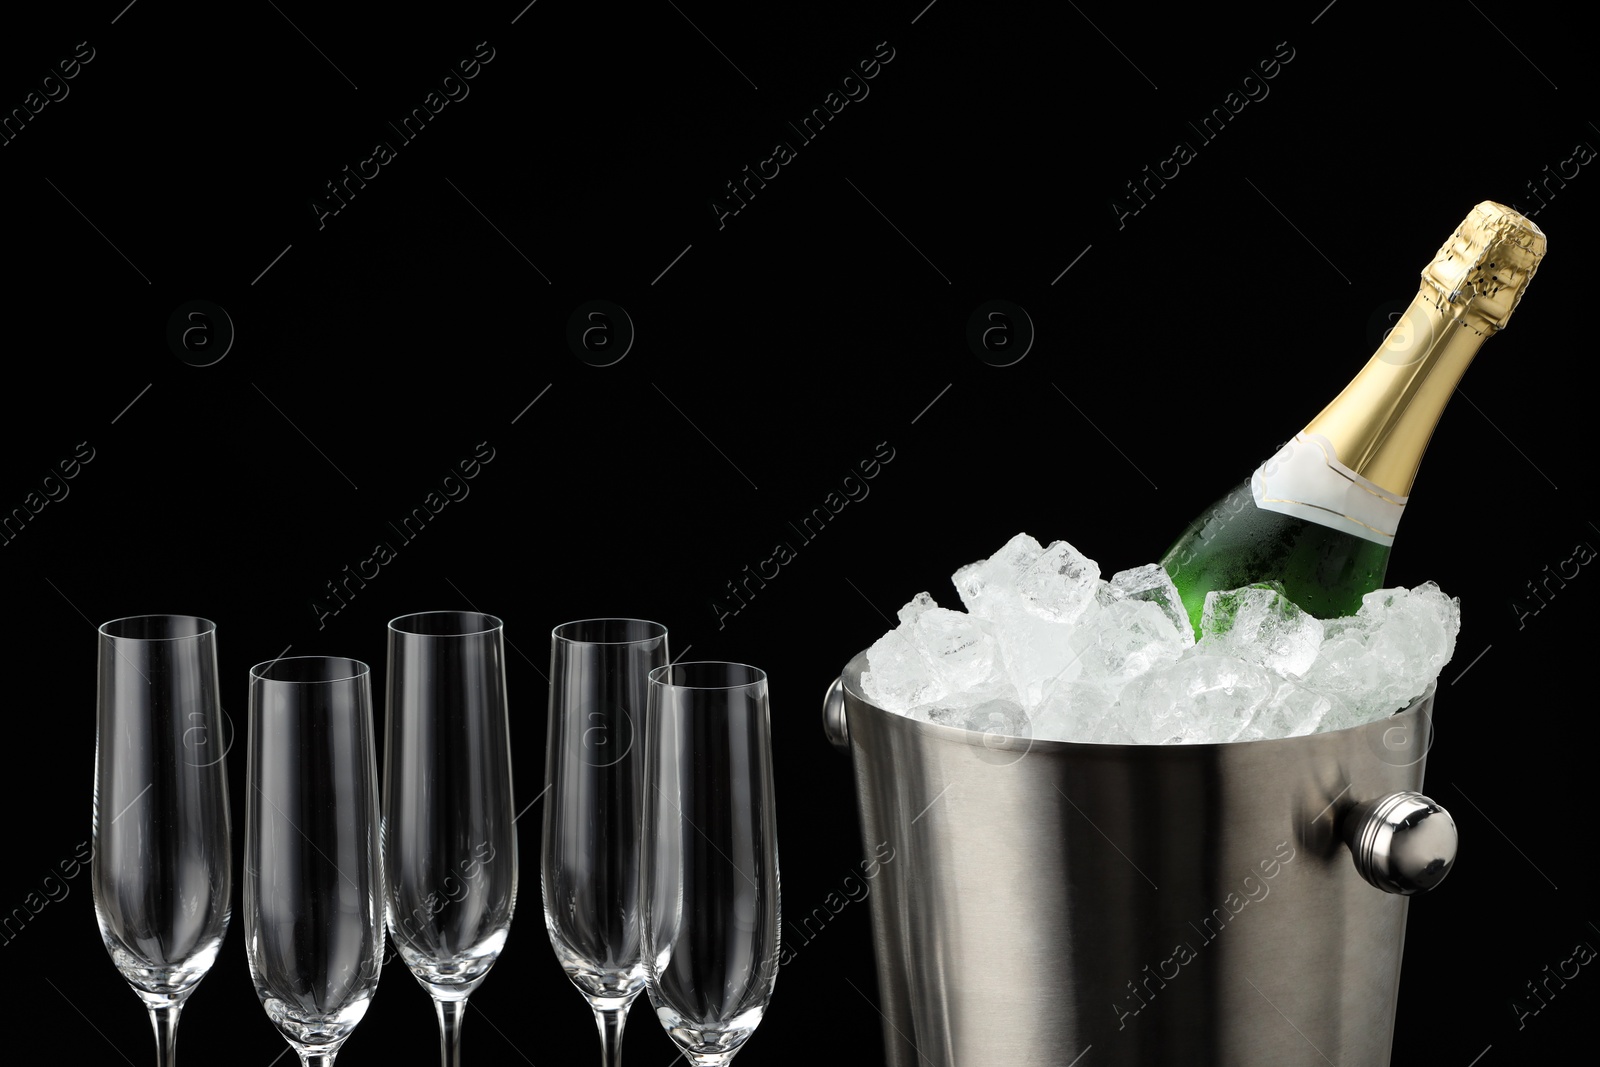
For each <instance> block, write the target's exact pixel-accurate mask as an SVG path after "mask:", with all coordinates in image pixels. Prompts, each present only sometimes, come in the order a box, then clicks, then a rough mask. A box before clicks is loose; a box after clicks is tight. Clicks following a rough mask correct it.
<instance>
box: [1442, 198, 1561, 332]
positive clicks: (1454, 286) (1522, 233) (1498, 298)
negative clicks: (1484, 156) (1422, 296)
mask: <svg viewBox="0 0 1600 1067" xmlns="http://www.w3.org/2000/svg"><path fill="white" fill-rule="evenodd" d="M1544 252H1545V237H1544V231H1543V230H1541V229H1539V227H1538V226H1537V225H1535V224H1534V222H1533V220H1531V219H1529V218H1527V217H1526V216H1524V215H1523V214H1522V213H1520V212H1518V211H1515V210H1513V209H1512V208H1509V207H1506V206H1505V205H1504V204H1497V203H1495V202H1494V201H1493V200H1485V201H1483V203H1481V204H1479V205H1478V206H1477V207H1475V208H1473V209H1472V211H1471V213H1470V214H1468V215H1467V217H1466V218H1465V219H1464V220H1462V223H1461V225H1460V226H1458V227H1456V231H1455V233H1453V234H1451V235H1450V239H1449V240H1448V241H1446V242H1445V243H1444V245H1443V247H1441V248H1440V249H1439V254H1438V255H1436V256H1434V257H1433V262H1431V263H1429V264H1428V265H1427V266H1426V267H1424V268H1423V269H1422V282H1423V288H1424V291H1426V290H1427V289H1428V288H1429V287H1431V288H1432V289H1433V290H1434V292H1435V293H1436V294H1437V302H1438V305H1439V309H1440V310H1441V311H1443V312H1444V313H1445V314H1446V315H1448V316H1449V317H1451V318H1458V319H1460V320H1461V321H1462V325H1465V326H1471V327H1472V328H1474V329H1476V330H1477V331H1478V332H1480V333H1485V334H1487V333H1493V332H1494V331H1496V330H1499V329H1503V328H1504V327H1505V324H1506V323H1507V322H1508V321H1509V320H1510V318H1511V313H1512V311H1514V310H1516V306H1517V302H1518V301H1520V300H1521V299H1522V294H1523V293H1525V292H1526V291H1527V289H1528V283H1529V282H1530V281H1531V280H1532V279H1533V275H1534V272H1535V271H1537V270H1538V269H1539V262H1540V260H1542V259H1543V258H1544Z"/></svg>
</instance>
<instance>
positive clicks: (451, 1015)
mask: <svg viewBox="0 0 1600 1067" xmlns="http://www.w3.org/2000/svg"><path fill="white" fill-rule="evenodd" d="M433 1006H434V1009H435V1010H436V1011H437V1012H438V1013H439V1057H440V1060H439V1062H440V1063H441V1064H443V1065H444V1067H461V1019H462V1017H463V1016H464V1015H466V1013H467V1002H466V1001H465V1000H439V999H437V998H435V999H434V1002H433Z"/></svg>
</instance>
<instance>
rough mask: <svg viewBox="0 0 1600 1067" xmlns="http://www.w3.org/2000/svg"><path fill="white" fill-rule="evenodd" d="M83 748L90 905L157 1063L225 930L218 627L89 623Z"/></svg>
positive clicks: (182, 621)
mask: <svg viewBox="0 0 1600 1067" xmlns="http://www.w3.org/2000/svg"><path fill="white" fill-rule="evenodd" d="M99 659H100V686H99V701H98V703H99V708H98V715H97V719H98V721H97V724H96V732H95V750H94V763H95V767H94V860H93V871H94V874H93V879H94V913H95V919H96V920H97V921H98V923H99V925H100V936H101V938H102V939H103V940H104V941H105V945H106V950H107V951H108V952H110V953H111V959H112V962H113V963H115V964H116V967H117V970H119V971H121V972H122V976H123V977H124V978H126V979H127V980H128V983H129V984H130V985H132V986H133V991H134V992H135V993H137V994H138V995H139V999H141V1000H142V1001H144V1004H145V1007H146V1008H147V1009H148V1010H149V1012H150V1021H151V1024H152V1025H153V1026H154V1027H155V1033H156V1063H157V1064H158V1065H159V1067H172V1065H173V1063H174V1062H175V1059H176V1050H177V1040H178V1015H179V1013H180V1012H181V1011H182V1010H183V1005H184V1002H185V1001H186V1000H187V999H188V997H189V994H191V993H193V992H194V990H195V987H196V986H197V985H199V983H200V980H201V979H202V978H204V977H205V976H206V972H207V971H209V970H210V969H211V964H212V962H213V961H215V960H216V958H217V949H218V948H219V947H220V946H221V945H222V936H223V934H224V933H226V932H227V929H228V918H229V915H230V908H231V898H232V892H233V860H232V855H231V852H230V850H229V823H228V782H227V774H226V771H225V769H224V763H223V757H224V755H226V752H227V744H228V742H227V738H226V736H225V733H224V729H223V716H222V706H221V704H220V703H219V702H218V698H217V649H216V625H215V624H214V623H212V622H210V621H209V620H207V619H197V618H194V617H193V616H190V615H138V616H134V617H131V618H126V619H114V620H112V621H111V622H108V623H106V624H105V625H104V626H101V627H100V654H99Z"/></svg>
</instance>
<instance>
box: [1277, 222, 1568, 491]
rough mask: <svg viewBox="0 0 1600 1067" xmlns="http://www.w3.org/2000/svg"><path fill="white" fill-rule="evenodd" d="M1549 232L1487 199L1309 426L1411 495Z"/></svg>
mask: <svg viewBox="0 0 1600 1067" xmlns="http://www.w3.org/2000/svg"><path fill="white" fill-rule="evenodd" d="M1544 252H1545V236H1544V231H1542V230H1540V229H1539V227H1537V226H1535V225H1534V224H1533V223H1532V222H1531V221H1530V220H1528V219H1527V218H1525V217H1524V216H1523V215H1521V214H1520V213H1518V212H1516V211H1513V210H1512V209H1511V208H1508V207H1506V206H1505V205H1503V204H1497V203H1495V202H1494V201H1492V200H1485V201H1484V202H1483V203H1481V204H1479V205H1478V206H1477V207H1475V208H1473V209H1472V211H1471V212H1470V213H1469V214H1468V215H1467V217H1466V218H1465V219H1464V220H1462V223H1461V225H1460V226H1458V227H1456V230H1455V232H1454V233H1452V234H1451V235H1450V239H1449V240H1447V241H1445V243H1444V246H1443V247H1442V248H1440V249H1439V254H1438V255H1436V256H1434V257H1433V261H1432V262H1431V263H1429V264H1428V265H1427V266H1426V267H1425V268H1423V271H1422V285H1421V287H1420V288H1419V290H1418V292H1417V295H1416V296H1415V297H1414V298H1413V299H1412V301H1411V305H1410V306H1409V307H1408V308H1407V309H1406V311H1405V313H1404V314H1403V315H1402V316H1401V317H1400V320H1399V321H1398V322H1397V323H1396V324H1395V327H1394V329H1393V330H1391V331H1390V333H1389V336H1388V337H1387V338H1385V340H1384V343H1383V346H1382V347H1380V348H1379V349H1378V351H1377V352H1376V353H1374V354H1373V356H1372V358H1371V359H1370V360H1368V362H1367V365H1366V366H1365V367H1364V368H1362V370H1361V371H1360V372H1359V373H1358V374H1357V375H1356V376H1355V378H1353V379H1352V380H1351V382H1350V384H1349V385H1347V386H1345V387H1344V391H1343V392H1341V393H1340V394H1339V395H1338V396H1337V397H1335V398H1334V400H1333V402H1332V403H1330V404H1329V405H1328V406H1327V407H1325V408H1323V409H1322V413H1321V414H1319V415H1318V416H1317V417H1316V418H1314V419H1312V420H1311V421H1310V422H1309V423H1307V424H1306V428H1305V431H1306V432H1307V433H1309V434H1314V435H1319V436H1321V437H1322V438H1324V439H1325V440H1326V441H1327V442H1328V444H1330V445H1332V446H1333V451H1334V453H1335V455H1334V456H1333V457H1332V458H1333V459H1334V460H1335V461H1336V462H1337V463H1338V464H1340V465H1342V466H1343V467H1345V468H1346V469H1348V470H1349V471H1351V472H1353V473H1354V474H1357V475H1360V476H1361V477H1362V478H1365V479H1367V480H1368V481H1370V482H1371V483H1373V484H1374V485H1376V486H1378V487H1379V488H1380V489H1382V490H1383V491H1384V492H1386V493H1389V494H1394V495H1398V496H1400V497H1402V498H1403V497H1406V496H1408V495H1410V493H1411V486H1412V482H1413V481H1414V480H1415V479H1416V475H1417V467H1418V466H1419V465H1420V464H1421V462H1422V454H1423V452H1425V451H1426V450H1427V447H1428V440H1429V438H1431V437H1432V436H1433V428H1434V426H1435V425H1437V423H1438V421H1439V417H1440V416H1441V415H1442V414H1444V408H1445V405H1446V404H1447V403H1449V401H1450V397H1451V396H1452V394H1454V392H1455V388H1456V384H1457V383H1458V382H1460V380H1461V376H1462V374H1464V373H1465V372H1466V369H1467V365H1468V364H1470V363H1471V362H1472V357H1473V356H1475V355H1476V354H1477V352H1478V349H1479V348H1480V347H1481V346H1482V345H1483V343H1484V342H1485V341H1487V340H1488V339H1489V338H1490V337H1493V336H1494V335H1495V334H1496V333H1497V332H1499V331H1500V330H1501V329H1502V328H1503V327H1504V326H1505V324H1506V322H1507V321H1508V320H1509V319H1510V318H1511V312H1512V311H1513V310H1514V309H1515V308H1516V306H1517V303H1518V302H1519V301H1520V300H1521V299H1522V294H1523V293H1524V292H1526V291H1527V288H1528V283H1529V281H1530V280H1532V278H1533V275H1534V272H1535V271H1536V270H1538V268H1539V263H1540V261H1541V260H1542V259H1543V258H1544Z"/></svg>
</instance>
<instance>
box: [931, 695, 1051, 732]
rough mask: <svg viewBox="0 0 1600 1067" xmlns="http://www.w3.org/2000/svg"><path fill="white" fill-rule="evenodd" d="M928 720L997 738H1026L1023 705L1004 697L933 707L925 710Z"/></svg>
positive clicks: (1028, 729)
mask: <svg viewBox="0 0 1600 1067" xmlns="http://www.w3.org/2000/svg"><path fill="white" fill-rule="evenodd" d="M927 715H928V721H929V722H936V723H939V724H941V725H943V726H957V727H960V728H961V729H963V730H974V731H977V732H978V733H982V734H991V735H994V736H998V737H1028V736H1030V725H1029V721H1028V713H1027V712H1026V711H1023V710H1022V705H1021V704H1018V703H1017V702H1016V701H1015V700H1012V699H1008V698H1006V697H995V698H994V699H991V700H985V701H983V702H982V703H980V704H977V705H976V706H974V705H972V704H966V703H961V704H957V705H954V706H938V705H936V706H934V707H931V708H928V709H927Z"/></svg>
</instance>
